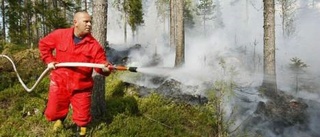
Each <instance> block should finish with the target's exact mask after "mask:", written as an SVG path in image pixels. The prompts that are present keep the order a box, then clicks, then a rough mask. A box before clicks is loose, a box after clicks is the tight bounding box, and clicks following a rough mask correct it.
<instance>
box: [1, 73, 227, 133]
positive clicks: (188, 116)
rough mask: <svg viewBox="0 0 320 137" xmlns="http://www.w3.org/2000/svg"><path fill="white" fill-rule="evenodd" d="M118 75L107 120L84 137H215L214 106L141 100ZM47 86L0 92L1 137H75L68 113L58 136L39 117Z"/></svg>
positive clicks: (153, 97) (111, 83)
mask: <svg viewBox="0 0 320 137" xmlns="http://www.w3.org/2000/svg"><path fill="white" fill-rule="evenodd" d="M119 75H121V74H119V73H114V74H112V75H110V76H109V77H108V78H107V80H106V89H107V91H106V102H107V104H106V106H107V108H106V110H107V114H106V115H105V116H104V117H103V118H95V120H93V121H92V122H91V124H90V125H89V127H88V135H89V136H93V137H100V136H104V137H105V136H115V137H128V136H139V137H162V136H163V137H164V136H166V137H168V136H169V137H198V136H199V137H200V136H206V137H215V136H218V133H216V131H217V130H216V128H218V127H219V126H218V125H217V124H218V122H217V119H215V118H214V117H213V115H212V114H213V113H215V112H214V111H215V109H214V105H210V104H207V105H189V104H184V103H178V102H174V101H173V100H171V99H168V98H164V97H163V96H161V95H159V94H155V93H154V94H150V95H149V96H147V97H143V98H141V97H139V96H137V95H136V94H132V93H133V91H132V89H129V88H130V87H128V86H127V85H126V84H125V83H123V82H122V81H121V80H119V78H118V77H119ZM48 83H49V80H48V78H47V77H46V78H44V79H43V80H42V81H41V83H40V84H39V86H37V87H36V89H35V90H34V91H32V92H30V93H28V92H26V91H24V89H23V88H22V86H21V85H20V84H16V85H14V86H12V87H11V88H7V89H5V90H3V91H0V108H1V109H0V115H1V117H0V123H1V125H0V136H30V137H31V136H74V134H75V131H76V126H75V125H74V123H73V122H72V121H71V117H70V116H71V113H72V111H70V112H69V115H68V117H67V119H66V121H65V128H64V129H63V130H61V131H60V132H53V131H52V126H53V123H52V122H48V121H46V119H45V117H44V116H43V111H44V109H45V103H46V99H47V90H48ZM129 90H131V91H130V94H129V93H127V91H129ZM135 92H137V91H135ZM220 135H221V134H220Z"/></svg>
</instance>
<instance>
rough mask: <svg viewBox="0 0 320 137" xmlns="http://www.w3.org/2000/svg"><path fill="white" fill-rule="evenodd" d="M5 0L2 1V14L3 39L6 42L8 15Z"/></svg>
mask: <svg viewBox="0 0 320 137" xmlns="http://www.w3.org/2000/svg"><path fill="white" fill-rule="evenodd" d="M4 1H5V0H2V1H1V13H2V37H3V39H4V40H6V16H5V15H6V14H5V6H4V3H5V2H4Z"/></svg>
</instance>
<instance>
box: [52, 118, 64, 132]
mask: <svg viewBox="0 0 320 137" xmlns="http://www.w3.org/2000/svg"><path fill="white" fill-rule="evenodd" d="M62 128H63V122H62V120H60V119H58V120H57V121H56V122H55V123H54V125H53V131H58V130H60V129H62Z"/></svg>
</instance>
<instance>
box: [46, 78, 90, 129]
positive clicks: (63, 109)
mask: <svg viewBox="0 0 320 137" xmlns="http://www.w3.org/2000/svg"><path fill="white" fill-rule="evenodd" d="M66 85H68V84H67V83H57V82H55V81H51V82H50V88H49V95H48V103H47V108H46V110H45V113H44V114H45V116H46V118H47V120H48V121H55V120H58V119H64V118H66V116H67V115H68V112H69V106H70V104H71V106H72V110H73V113H72V120H73V122H74V123H76V124H77V125H78V126H86V125H87V124H88V123H89V122H90V121H91V114H90V107H91V94H92V92H91V89H87V90H70V89H67V87H68V86H66Z"/></svg>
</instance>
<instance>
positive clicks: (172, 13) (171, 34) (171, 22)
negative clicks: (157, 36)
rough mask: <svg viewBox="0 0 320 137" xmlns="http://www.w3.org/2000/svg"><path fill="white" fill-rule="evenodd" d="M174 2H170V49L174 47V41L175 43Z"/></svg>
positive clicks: (173, 0)
mask: <svg viewBox="0 0 320 137" xmlns="http://www.w3.org/2000/svg"><path fill="white" fill-rule="evenodd" d="M175 2H176V0H170V46H171V47H172V48H174V47H176V44H175V41H176V36H175V34H176V27H175V25H176V24H177V23H176V13H177V12H176V10H175V9H176V6H175Z"/></svg>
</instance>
